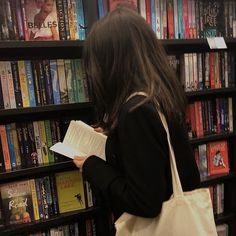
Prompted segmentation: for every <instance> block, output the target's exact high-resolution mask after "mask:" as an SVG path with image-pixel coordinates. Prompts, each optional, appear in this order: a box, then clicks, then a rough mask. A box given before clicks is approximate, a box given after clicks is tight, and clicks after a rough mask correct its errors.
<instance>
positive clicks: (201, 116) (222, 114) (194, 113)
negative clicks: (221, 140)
mask: <svg viewBox="0 0 236 236" xmlns="http://www.w3.org/2000/svg"><path fill="white" fill-rule="evenodd" d="M186 123H187V128H188V134H189V138H194V137H202V136H204V135H210V134H219V133H224V132H232V131H233V104H232V97H228V98H214V99H206V100H202V101H195V102H191V103H190V104H189V105H188V107H187V112H186Z"/></svg>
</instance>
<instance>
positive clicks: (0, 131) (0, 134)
mask: <svg viewBox="0 0 236 236" xmlns="http://www.w3.org/2000/svg"><path fill="white" fill-rule="evenodd" d="M0 138H1V143H2V151H3V157H4V164H5V169H6V170H11V159H10V152H9V148H8V142H7V132H6V127H5V125H0Z"/></svg>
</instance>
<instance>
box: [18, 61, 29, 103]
mask: <svg viewBox="0 0 236 236" xmlns="http://www.w3.org/2000/svg"><path fill="white" fill-rule="evenodd" d="M18 70H19V78H20V87H21V95H22V102H23V107H29V106H30V102H29V90H28V81H27V77H26V71H25V62H24V61H18Z"/></svg>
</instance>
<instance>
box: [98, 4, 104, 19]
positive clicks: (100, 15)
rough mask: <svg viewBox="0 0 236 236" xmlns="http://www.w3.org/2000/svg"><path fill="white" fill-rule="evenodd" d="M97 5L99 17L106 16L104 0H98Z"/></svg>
mask: <svg viewBox="0 0 236 236" xmlns="http://www.w3.org/2000/svg"><path fill="white" fill-rule="evenodd" d="M97 6H98V17H99V18H102V17H103V16H104V7H103V0H97Z"/></svg>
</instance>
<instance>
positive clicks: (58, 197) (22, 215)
mask: <svg viewBox="0 0 236 236" xmlns="http://www.w3.org/2000/svg"><path fill="white" fill-rule="evenodd" d="M0 191H1V207H2V212H3V216H4V218H3V219H2V221H3V223H4V225H13V224H26V223H30V222H34V221H38V220H43V219H51V218H53V217H55V216H57V215H58V214H62V213H66V212H72V211H77V210H81V209H86V208H88V207H92V206H94V204H95V203H94V200H95V198H94V197H93V193H92V191H91V188H90V185H89V183H88V182H87V181H84V180H83V178H82V173H81V172H80V171H79V170H73V171H65V172H58V173H55V174H51V175H48V176H44V177H40V178H35V179H27V180H21V181H16V182H10V183H4V184H1V185H0Z"/></svg>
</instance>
